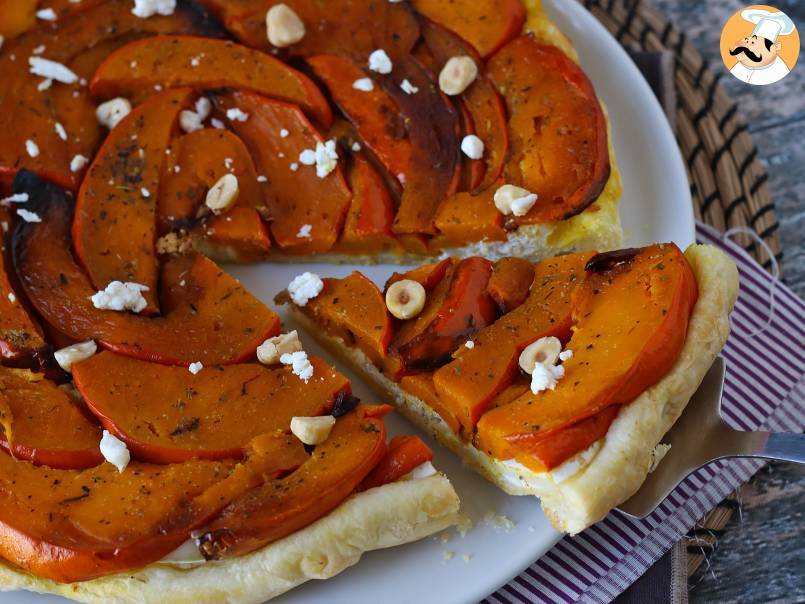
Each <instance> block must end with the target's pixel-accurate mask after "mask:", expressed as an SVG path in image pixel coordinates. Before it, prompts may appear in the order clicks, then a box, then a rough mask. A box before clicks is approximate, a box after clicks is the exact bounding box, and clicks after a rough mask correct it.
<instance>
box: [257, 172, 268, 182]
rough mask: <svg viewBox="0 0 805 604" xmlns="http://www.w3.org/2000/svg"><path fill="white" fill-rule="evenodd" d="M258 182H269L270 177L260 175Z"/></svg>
mask: <svg viewBox="0 0 805 604" xmlns="http://www.w3.org/2000/svg"><path fill="white" fill-rule="evenodd" d="M257 182H268V176H265V175H263V174H260V175H258V176H257Z"/></svg>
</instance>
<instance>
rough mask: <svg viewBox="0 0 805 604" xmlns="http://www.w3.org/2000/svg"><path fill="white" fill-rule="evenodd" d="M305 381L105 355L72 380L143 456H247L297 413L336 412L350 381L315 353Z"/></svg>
mask: <svg viewBox="0 0 805 604" xmlns="http://www.w3.org/2000/svg"><path fill="white" fill-rule="evenodd" d="M310 362H311V363H312V365H313V376H314V377H313V378H312V379H311V380H310V381H309V382H308V383H305V382H303V381H302V380H301V379H300V378H298V377H297V376H295V375H293V373H292V372H291V368H290V367H287V366H279V365H278V366H276V367H265V366H263V365H259V364H244V365H231V366H226V367H210V368H205V369H203V370H202V371H201V372H199V373H198V374H197V375H192V374H190V373H189V372H188V371H187V369H185V368H183V367H168V366H165V365H158V364H155V363H148V362H145V361H140V360H137V359H131V358H127V357H121V356H118V355H115V354H113V353H111V352H102V353H100V354H97V355H95V356H94V357H92V358H90V359H88V360H86V361H84V362H82V363H78V364H76V365H75V366H74V367H73V379H74V380H75V384H76V387H77V388H78V390H79V391H80V392H81V394H82V396H83V397H84V400H85V401H86V403H87V406H88V407H89V408H90V410H91V411H92V413H94V414H95V415H96V416H97V417H98V418H99V419H100V420H101V423H103V425H104V427H105V428H107V429H108V430H109V431H110V432H112V433H113V434H115V435H116V436H117V437H118V438H120V439H121V440H123V442H125V443H126V445H127V446H128V448H129V450H130V451H131V452H132V453H133V454H134V455H135V456H136V457H137V459H140V460H142V461H148V462H152V463H176V462H181V461H187V460H189V459H226V458H240V457H242V456H243V454H244V453H245V451H246V445H247V444H248V443H249V441H250V440H251V439H252V438H254V437H256V436H258V435H260V434H267V433H273V432H275V431H280V432H287V431H288V430H289V429H290V423H291V418H292V417H294V416H297V415H299V416H314V415H323V414H325V413H329V412H330V410H331V409H332V406H333V404H334V403H335V400H336V398H337V397H338V395H339V394H341V393H346V394H349V391H350V388H349V382H348V381H347V379H346V378H345V377H344V376H343V375H341V374H339V373H337V372H336V371H335V370H334V369H333V368H332V367H330V366H329V365H328V364H327V363H325V362H324V361H322V360H320V359H318V358H315V357H312V358H311V359H310Z"/></svg>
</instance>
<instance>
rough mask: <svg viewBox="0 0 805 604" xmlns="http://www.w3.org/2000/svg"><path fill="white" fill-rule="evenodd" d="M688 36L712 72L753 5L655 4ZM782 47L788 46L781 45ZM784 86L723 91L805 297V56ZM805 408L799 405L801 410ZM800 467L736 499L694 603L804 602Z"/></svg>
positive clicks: (786, 5) (804, 487)
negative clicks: (730, 21)
mask: <svg viewBox="0 0 805 604" xmlns="http://www.w3.org/2000/svg"><path fill="white" fill-rule="evenodd" d="M653 1H654V4H655V5H656V6H657V7H659V8H660V9H661V10H662V11H663V12H664V13H665V14H666V15H667V16H668V17H669V18H670V19H671V20H672V21H673V22H674V24H675V25H676V26H677V28H678V29H680V30H682V31H684V32H685V33H686V35H687V38H688V40H690V41H692V42H693V44H694V45H695V46H696V47H697V49H698V50H699V52H700V53H701V54H702V55H703V56H704V57H706V58H708V59H709V60H710V62H711V65H712V66H713V68H714V69H721V68H722V66H723V64H722V62H721V58H720V55H719V38H720V36H721V28H722V26H723V24H724V22H725V21H726V20H727V18H728V17H729V16H730V15H732V14H733V13H734V12H735V11H737V10H739V9H741V8H744V7H745V6H747V5H748V4H749V2H746V3H744V2H738V1H736V0H708V1H707V2H702V1H700V0H653ZM773 6H774V7H775V8H777V9H779V10H782V11H784V12H785V13H786V14H787V15H788V16H789V17H791V19H793V21H794V23H795V24H796V25H797V26H798V28H799V34H800V36H801V37H802V38H803V39H805V2H803V1H802V0H785V1H781V2H774V3H773ZM780 40H784V38H780ZM800 50H801V55H800V60H799V64H798V65H797V66H796V67H795V69H794V70H793V71H792V73H791V74H790V75H788V76H787V77H786V78H785V79H784V80H782V81H781V82H778V83H776V84H773V85H770V86H762V87H761V86H751V85H748V84H744V83H742V82H739V81H738V80H736V79H735V78H732V77H729V76H727V77H724V78H723V79H722V80H721V82H722V85H723V86H725V87H726V89H727V91H728V92H729V93H730V94H731V95H732V97H733V98H734V99H736V100H737V101H738V102H739V107H740V111H741V112H742V113H743V115H744V117H745V118H746V119H747V121H748V124H749V131H750V132H751V134H752V137H753V139H754V142H755V145H756V146H757V148H758V151H759V156H760V158H761V160H762V161H763V164H764V166H765V168H766V170H767V171H768V174H769V183H768V184H769V188H770V190H771V194H772V198H773V199H774V202H775V204H776V213H777V219H778V220H779V223H780V231H779V233H780V241H781V244H782V248H783V254H784V259H783V272H784V275H785V281H786V283H787V284H788V286H789V287H791V288H792V289H793V290H794V291H795V292H797V294H799V295H800V296H802V297H805V50H802V49H800ZM802 403H803V404H805V401H803V402H802ZM803 501H805V466H795V465H793V464H790V465H789V464H773V465H770V466H769V467H767V468H765V469H763V470H761V471H760V473H759V474H758V475H756V476H755V478H754V479H752V481H751V482H750V483H749V484H747V485H745V486H744V487H743V489H742V490H741V504H742V505H741V508H740V511H739V512H736V514H735V515H734V516H733V518H732V519H731V520H730V523H729V524H728V525H727V527H726V533H725V534H724V536H723V537H722V538H721V539H720V540H719V543H718V547H717V549H716V550H715V552H714V553H713V554H712V555H711V556H709V559H708V560H707V561H706V562H705V564H703V565H702V566H701V567H700V568H699V570H698V571H697V573H696V574H695V575H694V576H693V577H692V578H691V581H690V601H691V602H694V603H699V602H701V603H705V602H707V603H708V604H709V603H711V602H771V601H777V602H803V601H805V504H803Z"/></svg>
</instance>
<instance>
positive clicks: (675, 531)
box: [485, 224, 805, 604]
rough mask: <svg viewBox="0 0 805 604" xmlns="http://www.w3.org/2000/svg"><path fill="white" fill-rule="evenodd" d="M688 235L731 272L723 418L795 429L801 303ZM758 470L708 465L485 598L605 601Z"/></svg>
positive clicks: (733, 247)
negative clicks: (737, 282) (647, 509)
mask: <svg viewBox="0 0 805 604" xmlns="http://www.w3.org/2000/svg"><path fill="white" fill-rule="evenodd" d="M696 235H697V239H698V241H699V242H700V243H709V244H712V245H716V246H718V247H721V248H722V249H723V250H724V251H726V252H727V253H728V254H729V255H730V256H731V257H732V259H733V260H734V261H735V263H736V264H737V265H738V270H739V272H740V279H741V287H740V294H739V296H738V302H737V304H736V306H735V310H734V311H733V313H732V319H731V321H732V333H731V334H730V337H729V340H728V341H727V345H726V347H725V348H724V350H723V352H722V355H723V357H724V359H725V360H726V362H727V376H726V382H725V384H724V395H723V399H722V413H723V415H724V417H725V419H726V420H727V421H728V422H729V423H730V424H732V425H733V427H735V428H738V429H743V430H757V429H765V430H770V431H775V432H802V431H803V428H805V403H804V401H805V301H803V300H801V299H800V298H798V297H797V296H796V294H794V293H793V292H792V291H791V290H789V289H788V288H787V287H786V286H785V285H783V284H782V283H780V282H777V283H776V284H775V287H774V288H773V289H772V288H771V286H772V283H773V279H772V277H771V276H770V275H769V274H768V273H766V271H764V270H763V269H762V268H761V267H760V265H758V264H757V262H755V261H754V260H753V259H752V258H751V257H750V256H749V255H748V254H747V253H746V252H745V251H744V250H743V249H742V248H741V247H740V246H738V245H737V244H735V243H733V242H731V241H727V240H724V239H722V235H721V233H719V232H717V231H715V230H714V229H712V228H710V227H708V226H705V225H703V224H698V225H697V231H696ZM772 292H773V294H772ZM767 321H768V325H767ZM764 327H765V329H764V330H763V331H762V333H760V334H759V335H757V336H754V337H753V336H752V335H751V334H754V333H757V332H758V330H761V329H763V328H764ZM758 359H759V360H760V362H759V363H758V362H757V361H756V360H758ZM762 466H763V462H761V461H758V460H748V459H731V460H727V461H719V462H714V463H711V464H709V465H708V466H706V467H704V468H701V469H699V470H697V471H696V472H694V473H693V474H692V475H691V476H689V477H688V478H687V479H686V480H685V481H684V482H683V483H682V484H680V485H679V486H678V487H677V488H676V490H675V491H674V492H673V493H671V495H669V496H668V498H667V499H666V500H665V501H664V502H663V503H662V504H661V505H660V506H659V508H657V510H655V511H654V512H653V513H652V514H651V515H650V516H648V517H647V518H645V519H643V520H635V519H633V518H630V517H627V516H625V515H623V514H621V513H620V512H617V511H616V512H612V513H611V514H610V515H609V516H608V517H607V518H605V519H604V520H603V521H601V522H599V523H598V524H596V525H594V526H592V527H590V528H589V529H587V530H586V531H584V532H583V533H581V534H579V535H577V536H575V537H565V538H564V539H562V540H561V541H560V542H559V543H557V544H556V546H554V548H553V549H551V550H550V551H549V552H548V553H547V554H545V555H544V556H543V557H542V558H540V559H539V560H538V561H536V562H535V563H534V564H533V565H531V566H530V567H529V568H528V569H526V570H525V571H524V572H523V573H522V574H521V575H520V576H518V577H515V578H514V579H512V580H511V581H510V582H509V583H508V584H506V585H504V586H503V587H502V588H500V589H499V590H498V591H497V592H496V593H494V594H492V595H490V596H489V597H488V598H487V599H486V600H485V602H488V603H490V604H493V603H494V604H505V603H509V602H517V603H525V602H551V603H553V602H575V601H581V602H610V601H611V600H613V599H614V598H615V597H616V596H617V595H618V594H620V593H621V592H623V591H624V590H625V589H626V588H627V587H629V586H630V585H631V584H632V583H633V582H634V581H635V580H637V579H638V577H640V576H641V575H642V574H643V573H645V572H646V571H647V570H648V569H649V568H650V567H651V566H652V565H653V564H654V563H655V562H656V561H657V560H658V559H659V558H660V557H662V556H663V555H664V554H665V553H666V552H667V551H668V550H669V549H670V548H671V547H672V546H673V545H674V544H675V543H676V542H677V541H678V540H679V539H680V538H681V537H682V536H683V535H685V534H686V533H687V532H688V531H689V530H690V529H691V528H692V527H693V526H694V524H695V523H696V521H697V520H699V519H700V518H702V517H703V516H704V515H705V514H706V513H707V512H708V511H709V510H711V509H712V508H713V507H715V506H716V505H717V504H718V502H720V501H721V500H723V499H724V497H726V496H727V494H729V493H730V492H731V491H732V490H734V489H735V488H736V487H738V486H739V485H741V484H743V483H744V482H746V481H747V480H748V479H749V478H750V477H751V476H752V475H753V474H754V473H755V472H757V471H758V470H759V469H760V468H761V467H762Z"/></svg>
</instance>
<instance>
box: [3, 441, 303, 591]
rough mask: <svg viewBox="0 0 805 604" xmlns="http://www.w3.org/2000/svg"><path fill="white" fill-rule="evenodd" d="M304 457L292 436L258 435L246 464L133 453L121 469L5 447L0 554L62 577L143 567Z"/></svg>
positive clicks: (45, 574)
mask: <svg viewBox="0 0 805 604" xmlns="http://www.w3.org/2000/svg"><path fill="white" fill-rule="evenodd" d="M306 458H307V456H306V455H305V453H304V450H303V448H302V445H301V443H300V442H299V441H298V440H297V439H295V438H294V437H290V436H286V435H264V436H261V437H258V438H256V439H254V441H253V442H252V443H251V446H250V450H249V452H248V454H247V457H246V459H245V460H244V461H243V462H241V463H239V464H235V463H234V462H232V461H224V462H219V461H199V460H194V461H186V462H183V463H178V464H170V465H166V466H164V465H150V464H143V463H139V462H136V461H133V462H131V463H129V465H128V466H127V467H126V469H125V470H124V471H123V472H118V470H117V468H115V467H114V466H113V465H111V464H108V463H105V464H102V465H100V466H97V467H95V468H92V469H88V470H82V471H76V470H57V469H52V468H45V467H36V466H34V465H32V464H30V463H28V462H24V461H16V460H14V459H12V458H11V457H10V456H9V455H5V454H0V501H2V505H0V556H2V557H3V558H4V559H5V560H8V561H9V562H11V563H12V564H14V565H15V566H17V567H19V568H21V569H24V570H26V571H28V572H31V573H33V574H35V575H37V576H39V577H44V578H48V579H52V580H54V581H59V582H64V583H73V582H76V581H84V580H87V579H93V578H96V577H100V576H103V575H108V574H111V573H116V572H120V571H125V570H132V569H136V568H141V567H143V566H146V565H147V564H150V563H152V562H156V561H157V560H160V559H161V558H164V557H165V555H167V554H168V553H170V552H171V551H173V550H174V549H175V548H176V547H177V546H179V545H180V544H181V543H183V542H184V541H185V540H187V539H188V538H189V536H190V533H191V532H192V531H193V530H194V529H196V528H198V527H199V526H201V525H203V524H205V523H207V522H209V521H210V520H211V519H212V518H214V517H215V516H216V514H217V513H218V512H219V511H220V510H221V509H222V508H224V507H226V506H227V505H229V504H230V503H231V502H233V501H236V500H237V499H238V498H239V497H241V496H242V495H244V494H245V493H249V492H251V491H252V490H253V489H255V488H256V487H259V486H260V485H261V484H263V483H264V482H265V481H266V480H272V479H275V478H277V477H280V476H283V475H285V474H287V473H288V472H289V471H292V470H294V469H295V468H297V467H299V466H300V465H301V464H302V463H304V462H305V460H306ZM156 494H158V496H155V495H156ZM99 520H100V522H99Z"/></svg>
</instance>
